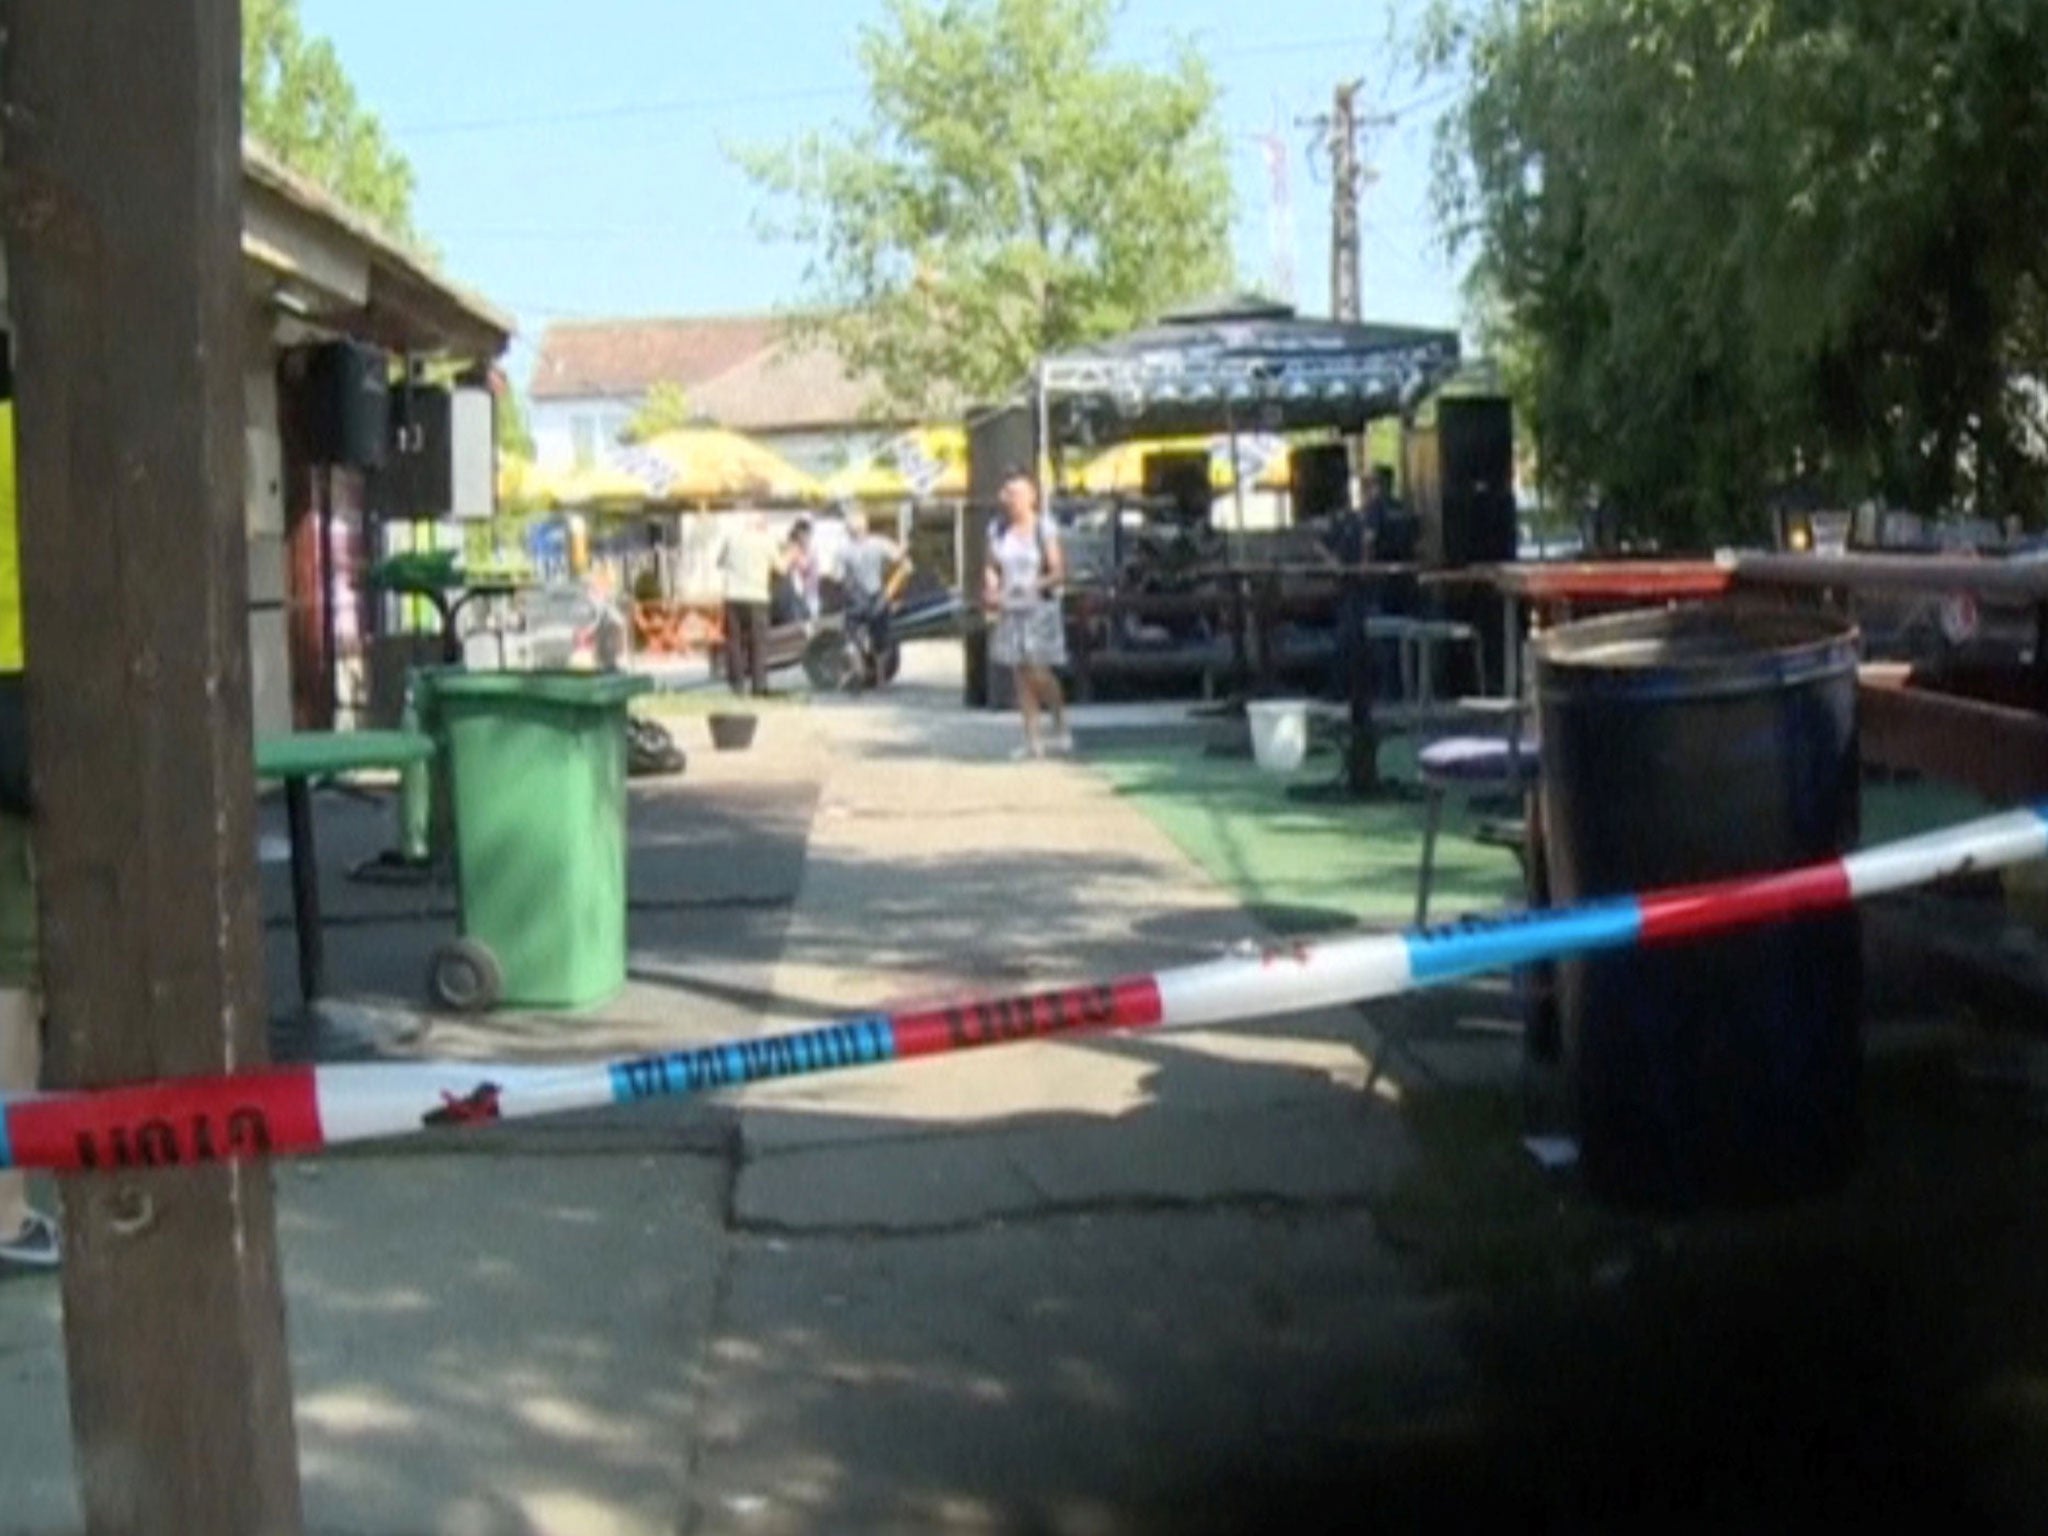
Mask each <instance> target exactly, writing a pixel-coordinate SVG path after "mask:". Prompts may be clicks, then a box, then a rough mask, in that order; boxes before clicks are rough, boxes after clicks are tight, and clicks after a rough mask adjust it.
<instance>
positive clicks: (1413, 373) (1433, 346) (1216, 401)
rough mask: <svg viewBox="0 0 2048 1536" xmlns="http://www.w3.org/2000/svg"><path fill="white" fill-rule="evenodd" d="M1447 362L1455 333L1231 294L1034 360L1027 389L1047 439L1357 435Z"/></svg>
mask: <svg viewBox="0 0 2048 1536" xmlns="http://www.w3.org/2000/svg"><path fill="white" fill-rule="evenodd" d="M1457 366H1458V336H1457V333H1456V332H1455V331H1440V330H1430V329H1425V328H1421V327H1417V326H1402V325H1376V324H1362V323H1353V322H1347V321H1337V320H1318V319H1309V318H1304V317H1302V316H1300V315H1298V314H1296V313H1295V312H1294V311H1293V310H1292V309H1290V308H1288V307H1287V306H1286V305H1283V304H1272V303H1268V302H1266V301H1263V300H1259V299H1248V298H1232V299H1228V300H1224V301H1221V302H1219V303H1215V304H1210V305H1205V306H1201V307H1198V308H1194V309H1187V310H1181V311H1177V312H1175V313H1172V314H1169V315H1166V316H1164V317H1163V318H1162V319H1161V320H1160V321H1159V322H1158V323H1157V324H1156V325H1150V326H1146V327H1144V328H1142V329H1140V330H1136V331H1132V332H1130V333H1129V334H1127V335H1124V336H1119V337H1115V338H1113V339H1111V340H1109V341H1104V342H1098V343H1096V344H1094V345H1092V346H1087V347H1081V348H1077V349H1075V350H1074V351H1071V352H1065V353H1061V354H1059V355H1057V356H1052V357H1047V358H1045V359H1043V360H1042V361H1041V362H1040V364H1039V367H1038V374H1037V384H1038V388H1039V389H1040V390H1041V391H1042V393H1043V396H1044V401H1045V407H1046V412H1047V416H1048V419H1049V425H1050V427H1051V430H1052V434H1053V436H1054V438H1055V439H1056V440H1058V441H1060V442H1064V443H1078V444H1084V445H1085V444H1091V443H1114V442H1121V441H1125V440H1128V439H1131V438H1157V437H1173V436H1182V435H1188V434H1196V433H1199V434H1204V435H1206V434H1209V433H1213V432H1219V431H1226V430H1229V429H1231V428H1233V427H1234V428H1236V429H1237V430H1238V431H1240V432H1261V433H1285V432H1293V431H1305V430H1310V429H1315V428H1334V429H1337V430H1340V431H1346V432H1356V431H1358V430H1360V429H1361V428H1363V426H1364V425H1365V423H1366V422H1368V421H1370V420H1372V419H1374V418H1375V417H1379V416H1390V415H1394V414H1397V413H1399V412H1402V411H1404V410H1407V409H1409V408H1410V407H1412V406H1413V405H1414V404H1415V403H1416V402H1417V401H1419V400H1421V399H1422V398H1423V396H1425V395H1427V394H1428V393H1429V392H1430V391H1431V390H1432V389H1434V388H1435V387H1436V386H1437V385H1438V384H1440V383H1441V382H1442V381H1443V380H1445V379H1446V378H1448V377H1449V376H1450V375H1451V374H1452V373H1454V372H1455V371H1456V369H1457Z"/></svg>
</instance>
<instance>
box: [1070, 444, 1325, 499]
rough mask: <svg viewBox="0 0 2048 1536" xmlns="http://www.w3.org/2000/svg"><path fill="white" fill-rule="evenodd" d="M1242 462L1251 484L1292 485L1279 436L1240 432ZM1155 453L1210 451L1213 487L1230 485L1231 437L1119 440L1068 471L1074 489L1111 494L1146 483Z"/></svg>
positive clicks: (1278, 488)
mask: <svg viewBox="0 0 2048 1536" xmlns="http://www.w3.org/2000/svg"><path fill="white" fill-rule="evenodd" d="M1237 451H1238V462H1239V463H1240V465H1242V466H1243V467H1245V468H1247V469H1250V470H1251V471H1252V472H1253V474H1252V479H1251V480H1250V482H1249V484H1248V486H1247V489H1257V490H1262V491H1284V490H1286V489H1287V486H1288V483H1289V482H1288V456H1287V444H1286V442H1285V441H1284V440H1282V439H1278V438H1263V437H1257V436H1254V435H1253V434H1251V433H1246V434H1244V435H1242V436H1240V437H1239V438H1238V444H1237ZM1155 453H1206V454H1208V455H1209V485H1210V488H1211V489H1212V490H1217V491H1227V490H1229V489H1230V488H1231V475H1230V439H1229V438H1228V437H1164V438H1152V439H1147V440H1140V441H1137V442H1129V443H1119V444H1117V446H1116V447H1114V448H1110V449H1107V450H1105V451H1104V452H1102V453H1099V454H1097V455H1095V457H1093V458H1091V459H1088V460H1086V461H1084V462H1083V463H1081V464H1080V465H1078V466H1071V467H1069V469H1068V472H1067V486H1068V488H1069V489H1070V490H1077V491H1084V492H1086V493H1087V494H1089V495H1091V496H1109V495H1113V494H1115V493H1116V492H1118V491H1141V490H1143V489H1144V488H1145V460H1146V459H1147V458H1148V457H1149V456H1150V455H1152V454H1155Z"/></svg>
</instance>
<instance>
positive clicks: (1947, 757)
mask: <svg viewBox="0 0 2048 1536" xmlns="http://www.w3.org/2000/svg"><path fill="white" fill-rule="evenodd" d="M1860 682H1861V686H1860V687H1859V688H1858V690H1857V714H1858V721H1857V727H1858V731H1859V733H1860V738H1861V747H1860V749H1861V752H1862V756H1863V760H1864V761H1865V762H1867V763H1875V764H1878V765H1880V766H1882V767H1886V768H1899V769H1908V770H1911V771H1912V772H1915V773H1923V774H1926V775H1927V776H1928V777H1929V778H1935V779H1942V780H1945V781H1947V782H1949V783H1951V784H1960V785H1963V786H1964V787H1965V788H1968V789H1973V790H1975V791H1976V792H1977V793H1978V794H1980V795H1983V796H1984V797H1985V798H1987V799H1989V800H1992V801H1995V802H1998V803H2001V804H2016V803H2019V802H2022V801H2028V800H2040V799H2043V798H2048V716H2042V715H2037V714H2034V713H2033V712H2032V711H2030V710H2024V709H2010V708H2007V707H2006V706H2004V705H2001V704H1987V703H1984V702H1982V701H1981V700H1978V699H1966V698H1961V697H1958V696H1957V695H1955V694H1947V693H1937V692H1935V691H1934V690H1933V689H1931V688H1915V687H1910V686H1908V684H1907V672H1906V669H1905V668H1903V667H1887V666H1868V667H1865V668H1863V669H1862V672H1861V674H1860Z"/></svg>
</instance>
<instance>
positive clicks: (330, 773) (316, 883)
mask: <svg viewBox="0 0 2048 1536" xmlns="http://www.w3.org/2000/svg"><path fill="white" fill-rule="evenodd" d="M433 755H434V742H433V739H432V738H431V737H428V736H423V735H421V734H419V733H418V732H416V731H292V732H289V733H287V734H284V735H275V736H258V737H257V738H256V777H257V778H258V779H259V780H268V781H271V782H281V783H283V785H284V803H285V818H286V821H287V824H288V825H289V827H290V831H291V844H292V922H293V926H294V928H295V929H296V931H297V937H298V949H299V996H300V997H301V998H302V999H303V1000H304V1001H306V1002H308V1003H311V1002H313V1001H314V1000H315V999H317V998H319V997H320V996H321V995H322V994H323V993H324V992H325V991H326V989H327V948H326V944H325V942H324V940H323V938H322V935H321V931H320V859H319V851H318V847H317V845H316V843H315V841H314V837H313V785H314V783H315V781H316V780H320V779H334V778H339V777H341V776H342V775H343V774H347V773H363V772H367V771H369V770H372V769H378V768H405V767H409V766H411V765H412V764H414V763H423V762H426V761H428V760H429V759H431V758H432V757H433Z"/></svg>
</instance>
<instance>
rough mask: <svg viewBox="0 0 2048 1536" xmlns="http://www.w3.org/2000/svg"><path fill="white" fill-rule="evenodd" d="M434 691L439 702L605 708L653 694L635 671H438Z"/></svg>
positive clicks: (649, 682) (647, 680) (646, 679)
mask: <svg viewBox="0 0 2048 1536" xmlns="http://www.w3.org/2000/svg"><path fill="white" fill-rule="evenodd" d="M432 686H433V690H434V694H435V696H436V697H437V698H442V699H536V700H539V701H541V702H542V703H546V704H572V705H578V706H581V707H583V708H585V709H602V708H608V707H610V706H612V705H615V704H623V703H625V702H626V701H627V700H628V699H633V698H638V697H639V696H640V695H641V694H643V693H652V692H653V691H654V679H653V678H651V677H642V676H640V675H639V674H638V673H636V672H452V671H451V672H441V673H437V674H436V675H435V677H434V680H433V685H432Z"/></svg>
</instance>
